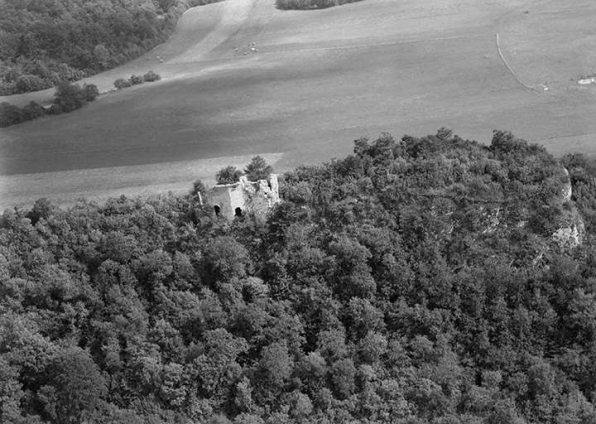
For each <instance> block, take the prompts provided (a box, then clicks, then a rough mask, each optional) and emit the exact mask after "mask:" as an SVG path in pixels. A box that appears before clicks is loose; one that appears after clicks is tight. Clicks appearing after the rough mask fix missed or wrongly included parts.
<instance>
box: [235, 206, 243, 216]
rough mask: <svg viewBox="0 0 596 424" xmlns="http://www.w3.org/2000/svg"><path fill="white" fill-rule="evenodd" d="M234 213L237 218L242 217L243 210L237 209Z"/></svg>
mask: <svg viewBox="0 0 596 424" xmlns="http://www.w3.org/2000/svg"><path fill="white" fill-rule="evenodd" d="M234 213H235V214H236V216H242V209H240V208H236V209H235V210H234Z"/></svg>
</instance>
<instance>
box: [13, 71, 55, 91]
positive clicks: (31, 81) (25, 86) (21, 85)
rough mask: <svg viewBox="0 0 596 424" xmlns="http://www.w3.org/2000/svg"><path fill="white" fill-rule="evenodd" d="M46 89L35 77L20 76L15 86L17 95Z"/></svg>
mask: <svg viewBox="0 0 596 424" xmlns="http://www.w3.org/2000/svg"><path fill="white" fill-rule="evenodd" d="M47 87H48V86H47V84H45V83H44V81H43V80H42V79H41V78H40V77H38V76H37V75H21V76H20V77H19V79H18V80H17V84H16V88H17V90H18V91H19V93H27V92H30V91H38V90H43V89H44V88H47Z"/></svg>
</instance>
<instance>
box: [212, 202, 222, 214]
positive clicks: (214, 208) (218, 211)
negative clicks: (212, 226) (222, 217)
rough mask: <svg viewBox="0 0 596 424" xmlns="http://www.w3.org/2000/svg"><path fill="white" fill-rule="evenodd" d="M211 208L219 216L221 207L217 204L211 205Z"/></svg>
mask: <svg viewBox="0 0 596 424" xmlns="http://www.w3.org/2000/svg"><path fill="white" fill-rule="evenodd" d="M213 210H214V211H215V215H216V216H219V213H220V212H221V208H220V207H219V205H215V206H213Z"/></svg>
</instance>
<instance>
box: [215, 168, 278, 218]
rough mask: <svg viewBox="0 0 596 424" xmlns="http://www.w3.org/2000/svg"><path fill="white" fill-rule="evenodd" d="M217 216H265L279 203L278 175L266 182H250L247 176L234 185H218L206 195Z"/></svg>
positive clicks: (273, 175) (271, 175) (270, 176)
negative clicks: (249, 214) (248, 214)
mask: <svg viewBox="0 0 596 424" xmlns="http://www.w3.org/2000/svg"><path fill="white" fill-rule="evenodd" d="M206 200H207V201H208V202H209V204H210V205H211V206H212V207H213V210H214V212H215V214H216V215H219V216H224V217H226V218H228V219H233V218H234V217H236V216H242V215H244V214H246V213H254V214H255V215H257V216H265V215H266V214H267V212H268V211H269V210H270V209H271V208H272V207H273V205H275V204H276V203H278V202H279V186H278V182H277V174H270V175H269V177H268V178H267V179H266V180H259V181H248V179H247V178H246V177H245V176H242V177H240V181H238V182H237V183H234V184H218V185H216V186H214V187H212V188H211V189H210V190H209V191H208V192H207V194H206Z"/></svg>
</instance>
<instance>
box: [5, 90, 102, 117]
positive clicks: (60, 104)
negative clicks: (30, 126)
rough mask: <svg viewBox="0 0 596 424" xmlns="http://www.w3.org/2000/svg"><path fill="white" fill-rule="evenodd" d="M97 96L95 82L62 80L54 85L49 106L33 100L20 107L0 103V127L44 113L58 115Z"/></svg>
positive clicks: (74, 108) (97, 91) (83, 104)
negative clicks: (76, 82) (52, 98)
mask: <svg viewBox="0 0 596 424" xmlns="http://www.w3.org/2000/svg"><path fill="white" fill-rule="evenodd" d="M98 96H99V90H98V89H97V86H96V85H95V84H84V85H83V86H82V87H81V86H80V85H79V84H72V83H70V82H68V81H62V82H60V83H59V84H58V85H57V86H56V92H55V93H54V100H53V102H52V104H51V105H50V106H49V107H47V108H46V107H43V106H41V105H40V104H39V103H37V102H35V101H31V102H29V104H27V105H25V106H23V107H22V108H20V107H18V106H15V105H12V104H10V103H8V102H2V103H0V127H8V126H11V125H15V124H20V123H21V122H26V121H31V120H32V119H36V118H40V117H42V116H45V115H60V114H62V113H69V112H73V111H75V110H77V109H80V108H82V107H83V106H85V105H86V104H87V103H89V102H92V101H94V100H95V99H96V98H97V97H98Z"/></svg>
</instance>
